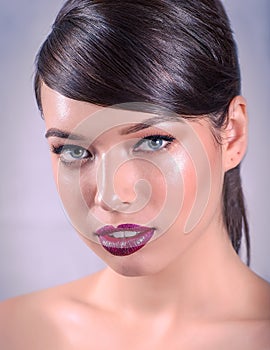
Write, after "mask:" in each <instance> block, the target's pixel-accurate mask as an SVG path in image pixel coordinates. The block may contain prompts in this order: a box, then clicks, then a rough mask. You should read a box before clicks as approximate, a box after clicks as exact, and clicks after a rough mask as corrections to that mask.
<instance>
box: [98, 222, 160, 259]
mask: <svg viewBox="0 0 270 350" xmlns="http://www.w3.org/2000/svg"><path fill="white" fill-rule="evenodd" d="M120 226H121V225H119V226H118V228H119V230H118V231H121V229H120ZM123 231H126V230H124V229H123ZM132 231H138V232H139V233H138V234H137V235H136V236H134V237H124V238H115V237H112V236H110V235H109V234H106V233H105V232H103V234H98V238H99V241H100V243H101V245H102V246H103V248H104V249H105V250H107V251H108V252H109V253H110V254H112V255H116V256H126V255H131V254H133V253H135V252H137V251H138V250H140V249H142V248H143V247H144V246H145V245H146V244H147V242H149V241H150V239H151V238H152V237H153V235H154V232H155V230H154V229H153V228H143V230H141V232H140V230H139V229H137V230H136V228H134V229H133V230H132Z"/></svg>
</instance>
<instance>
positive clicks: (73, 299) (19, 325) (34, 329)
mask: <svg viewBox="0 0 270 350" xmlns="http://www.w3.org/2000/svg"><path fill="white" fill-rule="evenodd" d="M94 278H95V277H94V276H93V278H90V279H89V278H87V279H81V280H78V281H74V282H72V283H68V284H65V285H62V286H58V287H54V288H50V289H47V290H43V291H39V292H35V293H31V294H28V295H24V296H19V297H16V298H12V299H9V300H7V301H4V302H2V303H0V349H5V350H29V349H35V350H43V349H44V350H45V349H46V350H47V349H54V350H58V349H64V348H65V349H69V346H68V344H66V342H67V341H68V338H67V333H69V332H68V330H69V329H70V330H71V329H72V328H76V323H77V320H83V319H85V317H86V314H87V317H88V321H89V319H90V318H91V314H92V313H91V305H90V304H89V303H88V304H87V300H85V301H84V299H83V298H81V295H83V293H82V291H83V290H85V287H86V286H87V285H88V283H89V280H90V283H91V280H92V279H94ZM74 326H75V327H74ZM72 334H73V332H72V331H70V335H71V336H72Z"/></svg>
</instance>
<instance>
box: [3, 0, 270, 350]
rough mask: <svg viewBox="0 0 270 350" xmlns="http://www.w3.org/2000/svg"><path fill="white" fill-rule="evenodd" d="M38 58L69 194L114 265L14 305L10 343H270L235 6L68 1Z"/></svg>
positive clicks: (9, 307) (75, 218)
mask: <svg viewBox="0 0 270 350" xmlns="http://www.w3.org/2000/svg"><path fill="white" fill-rule="evenodd" d="M36 67H37V69H36V76H35V91H36V98H37V103H38V106H39V108H40V110H41V113H42V115H43V117H44V120H45V124H46V137H47V139H48V142H49V145H50V149H51V151H52V164H53V170H54V175H55V180H56V184H57V188H58V191H59V194H60V197H61V199H62V201H63V205H64V207H65V210H66V212H67V214H68V215H69V217H70V220H71V222H72V224H73V225H74V227H75V229H76V230H77V232H78V233H79V235H80V236H81V237H82V239H83V240H84V241H85V242H86V244H87V245H88V246H89V247H90V248H91V249H92V250H93V251H94V252H95V253H96V254H97V255H99V256H100V257H101V258H102V259H103V260H104V261H105V262H106V264H107V265H108V267H107V268H106V269H105V270H103V271H101V272H98V273H96V274H94V275H92V276H89V277H87V278H84V279H82V280H78V281H75V282H72V283H70V284H67V285H64V286H60V287H56V288H52V289H49V290H46V291H43V292H38V293H34V294H31V295H28V296H24V297H19V298H15V299H13V300H10V301H7V302H6V303H4V304H3V305H2V306H1V316H0V325H1V327H0V329H1V337H0V339H1V340H0V345H1V348H3V349H16V350H17V349H29V348H31V349H32V348H33V349H48V348H49V349H65V350H69V349H89V348H94V349H108V348H113V349H114V348H120V349H124V348H126V347H129V348H132V349H164V348H165V347H167V348H169V349H207V350H209V349H256V350H257V349H268V348H270V332H269V330H270V288H269V285H268V284H267V283H266V282H265V281H263V280H262V279H260V278H259V277H258V276H256V275H255V274H254V273H253V272H251V271H250V270H249V269H248V267H247V266H246V265H244V264H243V263H242V262H241V260H240V259H239V257H238V255H237V253H238V252H239V249H240V245H241V239H242V231H243V232H244V237H245V241H246V247H247V262H248V261H249V234H248V224H247V219H246V214H245V207H244V200H243V194H242V188H241V179H240V164H241V161H242V159H243V157H244V154H245V151H246V143H247V112H246V102H245V100H244V98H243V97H242V96H241V95H240V93H241V91H240V72H239V66H238V59H237V54H236V46H235V43H234V40H233V37H232V33H231V30H230V26H229V22H228V19H227V16H226V14H225V12H224V9H223V7H222V4H221V3H220V2H219V1H216V0H201V1H194V0H193V1H191V0H186V1H174V0H155V1H144V0H141V1H136V2H134V1H121V0H116V1H113V2H112V1H108V0H99V1H98V0H95V1H94V0H92V1H89V0H88V1H86V0H69V1H67V2H66V3H65V5H64V6H63V8H62V9H61V11H60V13H59V14H58V16H57V18H56V21H55V23H54V26H53V28H52V32H51V33H50V35H49V36H48V38H47V39H46V41H45V43H44V44H43V46H42V47H41V50H40V52H39V54H38V56H37V61H36ZM33 330H34V331H33Z"/></svg>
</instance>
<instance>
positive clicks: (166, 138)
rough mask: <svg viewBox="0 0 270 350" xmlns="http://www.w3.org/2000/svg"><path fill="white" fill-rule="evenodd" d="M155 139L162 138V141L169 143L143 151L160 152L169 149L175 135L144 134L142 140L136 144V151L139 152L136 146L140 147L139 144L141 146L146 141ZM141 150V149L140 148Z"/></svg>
mask: <svg viewBox="0 0 270 350" xmlns="http://www.w3.org/2000/svg"><path fill="white" fill-rule="evenodd" d="M154 140H162V141H166V142H167V144H166V145H165V146H162V147H161V148H159V149H153V150H150V151H146V150H143V151H142V152H147V153H151V152H159V151H162V150H163V149H164V148H165V149H167V148H168V147H169V146H171V144H172V143H173V142H174V141H175V137H173V136H172V135H162V134H154V135H153V134H150V135H149V134H147V135H144V136H143V137H142V138H141V140H140V141H138V142H137V143H136V145H135V146H134V151H135V152H138V150H136V148H138V147H139V146H141V145H142V144H143V143H145V142H146V141H154ZM139 151H140V150H139Z"/></svg>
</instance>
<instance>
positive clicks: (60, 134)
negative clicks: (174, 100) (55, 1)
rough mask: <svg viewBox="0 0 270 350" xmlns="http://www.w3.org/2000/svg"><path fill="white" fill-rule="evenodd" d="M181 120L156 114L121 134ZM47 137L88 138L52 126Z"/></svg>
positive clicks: (179, 117) (122, 131)
mask: <svg viewBox="0 0 270 350" xmlns="http://www.w3.org/2000/svg"><path fill="white" fill-rule="evenodd" d="M168 121H170V122H172V121H173V122H181V121H182V120H181V116H175V115H173V116H155V117H153V118H149V119H146V120H144V121H143V122H141V123H137V124H135V125H132V126H129V127H127V128H124V129H122V130H121V131H120V132H119V133H120V135H129V134H132V133H136V132H138V131H140V130H144V129H147V128H150V127H151V126H154V125H156V124H159V123H162V122H168ZM45 137H46V138H49V137H59V138H61V139H70V140H86V137H85V136H83V135H80V134H73V133H69V132H67V131H63V130H60V129H57V128H51V129H48V130H47V132H46V134H45Z"/></svg>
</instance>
